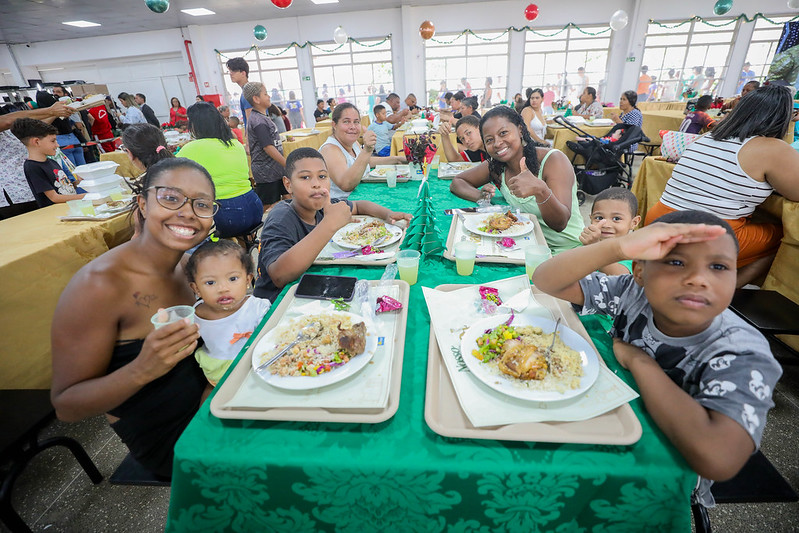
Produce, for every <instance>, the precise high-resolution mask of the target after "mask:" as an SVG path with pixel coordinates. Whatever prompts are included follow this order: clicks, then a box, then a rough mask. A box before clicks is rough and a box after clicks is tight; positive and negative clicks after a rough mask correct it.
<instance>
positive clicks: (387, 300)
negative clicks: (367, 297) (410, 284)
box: [375, 296, 402, 313]
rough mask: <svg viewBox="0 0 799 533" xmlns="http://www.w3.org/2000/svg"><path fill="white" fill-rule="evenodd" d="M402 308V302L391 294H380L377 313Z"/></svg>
mask: <svg viewBox="0 0 799 533" xmlns="http://www.w3.org/2000/svg"><path fill="white" fill-rule="evenodd" d="M400 309H402V303H401V302H398V301H397V300H395V299H394V298H392V297H391V296H380V297H379V298H378V299H377V310H376V311H375V312H376V313H386V312H388V311H399V310H400Z"/></svg>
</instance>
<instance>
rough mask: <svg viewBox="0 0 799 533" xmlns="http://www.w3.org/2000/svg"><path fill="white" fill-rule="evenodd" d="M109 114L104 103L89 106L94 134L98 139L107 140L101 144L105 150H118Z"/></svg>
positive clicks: (90, 123) (90, 124) (90, 122)
mask: <svg viewBox="0 0 799 533" xmlns="http://www.w3.org/2000/svg"><path fill="white" fill-rule="evenodd" d="M108 116H109V115H108V110H107V109H106V107H105V105H103V104H100V105H98V106H95V107H92V108H89V127H91V129H92V135H93V136H94V138H95V139H96V140H98V141H105V142H103V143H101V144H100V146H102V147H103V150H104V151H106V152H113V151H114V150H116V147H115V146H114V131H113V129H112V128H111V122H110V121H109V120H108Z"/></svg>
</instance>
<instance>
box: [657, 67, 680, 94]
mask: <svg viewBox="0 0 799 533" xmlns="http://www.w3.org/2000/svg"><path fill="white" fill-rule="evenodd" d="M668 74H669V79H667V80H665V81H663V82H662V83H661V84H660V85H661V86H662V87H663V92H662V93H661V95H660V100H661V101H662V102H674V101H676V100H677V94H678V92H677V91H678V90H679V88H680V86H681V85H682V84H681V83H680V77H679V76H678V75H677V71H676V70H674V69H673V68H670V69H669V72H668Z"/></svg>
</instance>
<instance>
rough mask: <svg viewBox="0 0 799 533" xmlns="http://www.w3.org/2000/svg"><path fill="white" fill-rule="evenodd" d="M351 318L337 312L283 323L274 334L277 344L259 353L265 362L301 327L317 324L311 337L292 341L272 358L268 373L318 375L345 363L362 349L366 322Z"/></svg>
mask: <svg viewBox="0 0 799 533" xmlns="http://www.w3.org/2000/svg"><path fill="white" fill-rule="evenodd" d="M352 322H353V321H352V318H351V317H349V316H346V315H342V314H338V313H329V314H323V315H309V316H304V317H301V318H299V319H296V320H294V321H292V322H291V323H290V324H287V325H286V326H283V327H282V328H281V329H280V330H279V331H278V333H277V337H276V339H277V346H275V347H274V349H273V350H271V351H269V352H265V353H263V354H261V362H265V361H267V360H268V359H269V358H270V357H272V356H273V355H275V354H277V352H279V351H280V350H282V349H283V348H285V347H286V346H288V345H289V344H291V343H292V342H294V341H295V340H296V339H297V334H298V333H299V332H300V330H302V328H303V327H305V326H307V325H309V324H314V323H318V325H319V326H318V327H317V328H315V329H314V330H313V331H312V333H311V338H310V339H308V340H306V341H301V342H298V343H297V344H295V345H294V346H293V347H292V348H291V349H290V350H289V351H288V353H286V355H284V356H283V357H281V358H280V359H278V360H277V361H275V363H273V364H272V365H271V366H270V367H269V370H270V372H272V374H277V375H279V376H282V377H288V376H293V377H294V376H318V375H320V374H324V373H326V372H330V371H331V370H333V369H335V368H337V367H339V366H342V365H345V364H347V363H348V362H349V361H350V360H351V359H352V358H353V357H355V356H357V355H360V354H362V353H363V352H364V350H365V349H366V325H365V324H364V323H363V322H358V323H356V324H353V323H352Z"/></svg>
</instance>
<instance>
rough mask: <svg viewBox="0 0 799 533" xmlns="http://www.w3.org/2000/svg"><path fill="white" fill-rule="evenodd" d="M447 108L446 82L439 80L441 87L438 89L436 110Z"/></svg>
mask: <svg viewBox="0 0 799 533" xmlns="http://www.w3.org/2000/svg"><path fill="white" fill-rule="evenodd" d="M446 108H447V82H446V81H444V80H441V85H440V86H439V88H438V109H439V110H442V109H446Z"/></svg>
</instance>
